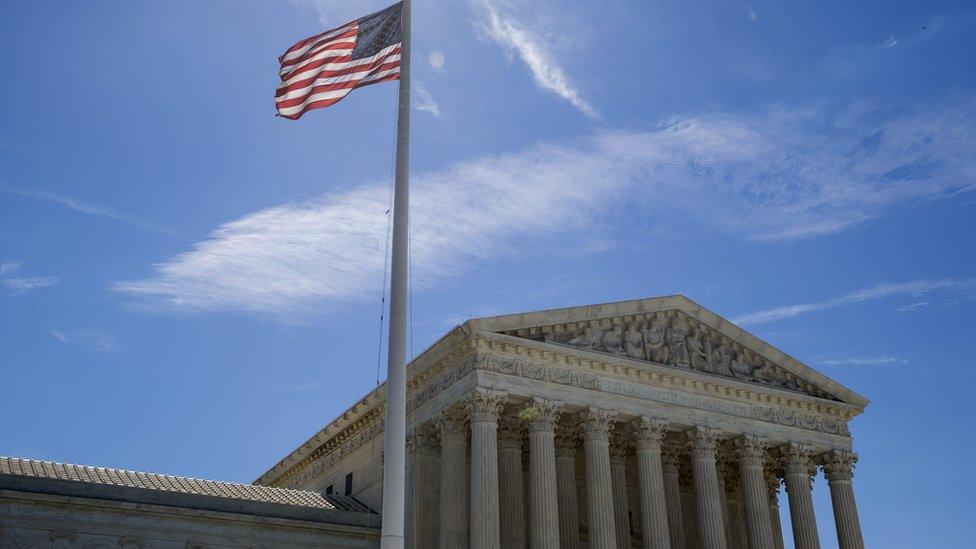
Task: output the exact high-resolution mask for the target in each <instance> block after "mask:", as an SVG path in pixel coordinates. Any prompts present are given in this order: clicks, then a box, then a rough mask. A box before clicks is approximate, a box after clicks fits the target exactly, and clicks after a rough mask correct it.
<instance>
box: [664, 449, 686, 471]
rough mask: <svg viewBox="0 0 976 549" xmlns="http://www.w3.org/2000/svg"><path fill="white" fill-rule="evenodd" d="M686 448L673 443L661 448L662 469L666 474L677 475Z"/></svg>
mask: <svg viewBox="0 0 976 549" xmlns="http://www.w3.org/2000/svg"><path fill="white" fill-rule="evenodd" d="M684 455H685V454H684V448H682V447H681V446H680V445H678V444H675V443H673V442H666V443H665V444H664V446H663V447H662V448H661V467H662V468H663V469H664V472H665V473H677V472H678V471H679V469H678V468H679V467H681V462H682V458H683V457H684Z"/></svg>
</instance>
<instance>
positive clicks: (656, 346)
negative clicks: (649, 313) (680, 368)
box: [643, 313, 671, 364]
mask: <svg viewBox="0 0 976 549" xmlns="http://www.w3.org/2000/svg"><path fill="white" fill-rule="evenodd" d="M667 327H668V319H667V317H666V316H664V315H663V314H661V313H658V314H657V315H655V316H654V320H653V321H651V323H650V325H649V326H648V325H645V326H644V330H643V336H644V355H645V356H646V357H647V360H650V361H651V362H659V363H661V364H668V359H669V358H670V354H671V353H670V349H668V345H667V342H666V341H665V333H666V331H667Z"/></svg>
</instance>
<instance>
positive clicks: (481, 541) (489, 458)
mask: <svg viewBox="0 0 976 549" xmlns="http://www.w3.org/2000/svg"><path fill="white" fill-rule="evenodd" d="M502 397H503V395H502V394H501V393H496V392H493V391H489V390H487V389H481V388H478V389H476V390H475V392H474V395H473V396H472V399H471V402H470V403H469V405H468V406H469V409H470V411H471V526H470V528H471V549H499V547H500V546H501V534H500V532H501V530H500V527H499V524H498V415H499V411H500V410H499V409H500V401H501V399H502Z"/></svg>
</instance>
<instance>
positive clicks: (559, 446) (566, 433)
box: [555, 423, 580, 456]
mask: <svg viewBox="0 0 976 549" xmlns="http://www.w3.org/2000/svg"><path fill="white" fill-rule="evenodd" d="M579 438H580V432H579V428H577V426H575V425H567V424H565V423H560V424H559V426H558V428H557V429H556V441H555V444H556V455H557V456H560V455H576V448H577V447H578V446H579Z"/></svg>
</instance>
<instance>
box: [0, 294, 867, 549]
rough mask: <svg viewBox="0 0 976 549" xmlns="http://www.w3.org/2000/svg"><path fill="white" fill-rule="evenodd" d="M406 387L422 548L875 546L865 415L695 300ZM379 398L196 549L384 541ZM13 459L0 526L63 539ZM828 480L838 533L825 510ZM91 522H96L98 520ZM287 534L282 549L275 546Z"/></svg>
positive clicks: (451, 359) (425, 359)
mask: <svg viewBox="0 0 976 549" xmlns="http://www.w3.org/2000/svg"><path fill="white" fill-rule="evenodd" d="M407 383H408V385H407V433H408V441H407V444H408V449H407V468H408V469H407V498H408V501H407V544H408V546H409V547H415V548H425V549H426V548H443V549H455V548H463V547H472V548H477V549H482V548H519V549H521V548H558V547H562V548H564V549H576V548H593V549H608V548H624V547H645V548H656V549H665V548H672V549H685V548H688V549H774V548H783V547H789V546H790V545H792V546H795V547H797V548H798V549H814V548H818V547H820V540H819V538H818V530H817V521H818V520H833V522H834V525H835V528H836V532H837V539H838V540H839V545H840V547H841V548H842V549H851V548H863V547H864V542H863V540H862V535H861V528H860V524H859V520H858V512H857V506H856V504H855V499H854V491H853V487H852V473H853V467H854V463H855V461H856V460H857V456H856V454H854V453H853V451H852V446H853V442H852V439H851V435H850V431H849V430H848V422H849V421H850V420H851V419H852V418H854V417H855V416H857V415H858V414H860V413H861V412H862V411H863V410H864V407H865V406H866V405H867V402H868V401H867V400H866V399H864V398H863V397H861V396H859V395H857V394H855V393H854V392H852V391H851V390H849V389H847V388H845V387H843V386H841V385H840V384H838V383H837V382H835V381H833V380H831V379H829V378H827V377H826V376H824V375H822V374H821V373H819V372H817V371H815V370H813V369H812V368H810V367H808V366H806V365H804V364H801V363H800V362H798V361H797V360H795V359H793V358H791V357H789V356H787V355H786V354H784V353H783V352H781V351H779V350H777V349H775V348H774V347H772V346H770V345H769V344H767V343H765V342H763V341H761V340H759V339H757V338H756V337H754V336H752V335H750V334H749V333H748V332H746V331H744V330H743V329H741V328H739V327H738V326H736V325H734V324H732V323H730V322H729V321H727V320H724V319H723V318H721V317H719V316H717V315H715V314H714V313H712V312H710V311H708V310H706V309H705V308H703V307H702V306H700V305H698V304H697V303H695V302H693V301H691V300H689V299H687V298H685V297H684V296H670V297H662V298H653V299H644V300H636V301H626V302H619V303H610V304H603V305H592V306H583V307H571V308H565V309H555V310H549V311H539V312H530V313H523V314H514V315H506V316H498V317H491V318H480V319H475V320H469V321H467V322H465V323H463V324H461V325H460V326H458V327H456V328H454V329H453V330H451V331H450V332H449V333H447V334H446V335H444V336H443V337H442V338H441V339H440V340H438V341H437V342H436V343H435V344H433V345H432V346H431V347H429V348H428V349H427V350H425V351H424V352H423V353H422V354H421V355H419V356H418V357H417V358H416V359H414V360H413V361H412V362H411V364H410V365H409V367H408V372H407ZM384 402H385V388H384V386H380V387H379V388H377V389H376V390H374V391H373V392H371V393H369V394H368V395H366V396H365V397H363V398H362V399H361V400H359V401H358V402H356V404H354V405H353V406H352V407H350V408H349V409H348V410H347V411H346V412H345V413H343V414H342V415H341V416H340V417H338V418H337V419H335V420H334V421H332V422H331V423H329V424H328V425H326V426H325V427H324V428H323V429H322V430H321V431H319V432H318V433H315V434H314V435H313V436H312V437H311V438H309V439H308V440H307V441H306V442H305V443H303V444H302V445H300V446H299V447H298V448H297V449H296V450H294V451H293V452H291V453H290V454H288V455H287V456H286V457H285V458H284V459H282V460H281V461H280V462H279V463H277V464H276V465H274V466H273V467H271V468H270V469H269V470H268V471H267V472H266V473H264V474H263V475H261V477H260V478H258V479H257V480H256V481H255V482H254V486H252V487H250V488H253V489H254V490H257V491H259V492H260V497H259V498H258V499H260V500H261V501H262V502H263V503H267V501H265V500H268V499H269V498H270V499H275V498H277V499H288V500H289V502H290V503H289V505H291V508H290V510H288V512H287V513H285V512H284V511H281V512H279V513H278V515H277V516H272V517H270V518H269V517H268V516H267V515H268V513H266V512H265V513H264V514H262V513H260V512H258V511H254V512H251V511H249V510H248V508H243V509H242V510H241V509H238V511H240V512H241V513H243V515H241V514H240V513H239V514H238V515H236V516H234V517H231V518H229V519H228V518H227V517H223V518H224V519H227V520H225V521H224V522H222V523H220V528H223V530H221V531H220V536H217V537H213V536H211V538H206V539H208V540H209V541H198V542H194V543H196V545H192V546H194V547H196V546H200V547H204V546H214V547H216V546H220V547H224V546H227V547H234V546H245V545H246V546H252V547H256V546H261V547H264V546H273V547H299V546H301V547H308V546H320V547H321V546H327V547H332V546H336V547H338V546H342V547H351V546H357V545H356V544H359V543H361V544H362V545H358V546H364V545H366V546H373V545H375V544H376V542H377V540H378V532H379V526H380V525H379V521H378V518H379V515H378V514H377V513H378V512H379V510H380V509H381V508H382V501H381V496H382V481H383V479H382V472H383V467H382V460H383V454H382V452H383V420H384V414H385V409H384ZM2 464H3V462H2V461H0V520H4V519H8V522H9V519H10V517H15V518H17V519H18V520H19V522H16V523H15V524H14V527H13V528H14V530H16V529H18V528H19V529H20V530H24V529H29V528H31V527H32V524H34V525H35V526H36V528H35V529H49V530H51V531H52V532H56V531H59V530H58V528H60V529H61V530H62V531H63V530H64V529H65V526H64V524H61V523H59V522H58V518H57V516H56V513H47V514H44V513H36V514H35V517H37V516H40V517H41V518H38V519H37V521H38V522H36V523H31V522H30V519H29V518H28V519H24V516H25V514H24V513H23V512H22V511H19V510H18V509H15V507H14V505H15V504H13V503H10V501H11V497H12V496H11V495H10V490H9V486H5V485H4V478H8V479H9V478H13V477H12V476H11V475H12V473H10V472H9V471H4V470H2ZM8 468H9V467H8ZM819 471H822V472H823V473H824V474H825V475H826V478H827V481H828V483H829V490H830V497H831V501H832V503H833V517H832V518H831V517H823V516H820V517H817V516H815V513H814V506H813V498H812V485H813V484H812V479H813V477H814V476H815V475H816V474H818V472H819ZM44 476H45V475H44V474H43V473H42V474H28V473H22V474H21V475H20V477H18V478H19V480H20V481H22V482H21V484H20V485H18V486H19V490H20V491H19V492H16V494H15V496H16V497H20V498H21V501H22V502H23V501H26V500H29V499H30V498H31V496H30V493H31V488H30V481H31V479H33V478H34V477H44ZM47 476H51V475H47ZM173 478H175V477H173ZM25 479H27V480H26V481H25ZM37 480H43V479H37ZM25 482H26V484H25ZM201 482H213V481H201ZM172 484H174V485H175V484H177V483H176V482H173V483H172ZM218 484H220V483H218ZM224 484H226V483H224ZM781 485H785V495H784V497H782V498H780V493H781V491H780V489H779V488H780V486H781ZM227 491H228V493H227V494H224V504H225V505H227V504H228V502H230V503H233V501H234V499H233V498H234V497H235V496H233V495H231V494H230V493H229V492H230V491H231V490H230V489H228V490H227ZM17 494H19V495H17ZM25 494H27V495H25ZM45 497H46V498H48V499H50V498H52V497H53V498H55V499H56V498H57V497H58V495H57V494H53V495H52V492H51V491H50V490H49V491H48V493H47V494H46V495H45ZM255 497H257V496H255ZM309 498H312V499H309ZM315 498H318V499H315ZM35 499H36V498H35ZM76 499H77V498H76ZM252 499H254V498H252ZM306 500H307V501H313V500H314V501H315V502H316V503H317V504H318V505H319V506H320V508H321V509H320V512H319V513H318V514H317V515H312V514H309V513H304V514H303V513H302V512H301V511H302V505H304V504H303V503H302V502H305V501H306ZM296 502H297V503H296ZM116 503H117V502H116ZM24 505H26V504H24ZM113 505H114V503H113ZM781 506H787V507H788V510H789V517H790V521H791V524H792V532H793V536H792V540H789V539H787V540H784V536H783V530H782V525H781V523H780V507H781ZM97 507H98V505H97V504H94V503H91V502H88V508H87V510H85V511H83V513H87V515H84V516H85V517H86V518H87V521H88V523H89V524H95V525H104V523H106V520H105V519H104V517H102V516H101V515H99V514H98V509H97ZM33 509H34V510H35V511H37V508H36V507H34V508H33ZM157 511H158V510H157ZM216 511H220V509H216ZM216 511H214V510H213V509H210V510H209V511H208V512H212V514H215V516H216ZM78 512H82V511H78ZM200 512H201V511H200V509H199V506H198V507H197V508H190V509H189V510H181V511H180V510H178V511H172V512H171V514H172V515H176V516H177V517H180V516H184V515H189V514H193V513H196V514H197V515H199V513H200ZM248 513H251V514H250V515H248ZM289 513H290V514H289ZM225 514H226V513H225ZM248 516H250V517H252V519H248V518H247V517H248ZM195 517H196V515H195ZM253 517H259V518H253ZM196 518H199V517H196ZM217 518H218V519H219V518H221V517H220V516H218V517H217ZM231 519H233V520H231ZM174 520H176V519H174ZM201 520H202V523H200V524H197V528H198V530H195V531H194V532H195V533H194V534H193V535H194V536H197V538H196V539H204V538H205V537H206V531H205V530H206V524H207V522H206V518H205V517H204V519H201ZM215 520H216V519H215ZM235 521H236V522H235ZM269 521H270V522H269ZM301 521H305V522H301ZM78 523H79V521H75V522H74V523H72V524H74V526H72V528H75V529H76V530H77V529H78V528H83V527H81V526H79V525H78ZM258 523H260V524H258ZM0 524H2V523H0ZM234 524H247V525H249V527H251V528H258V530H260V532H259V533H258V534H255V533H253V532H245V533H239V532H236V531H235V530H234V528H235V526H234ZM38 525H40V526H38ZM141 527H142V528H143V534H142V536H143V537H142V538H140V539H142V540H147V539H150V538H153V536H154V534H153V532H152V528H153V526H151V525H149V526H147V525H145V524H142V525H141ZM168 527H169V526H167V528H168ZM259 527H260V528H259ZM113 528H114V530H113ZM155 528H157V529H163V528H164V526H160V525H158V524H157V526H155ZM173 528H176V527H173ZM181 528H183V527H181ZM147 529H148V530H147ZM14 530H11V531H14ZM18 531H19V530H18ZM160 531H161V530H160ZM173 531H177V530H173ZM188 531H189V530H187V529H186V528H183V529H182V530H178V534H172V535H170V534H167V535H168V536H169V537H166V536H163V535H161V534H160V535H157V536H155V537H156V538H158V539H163V538H165V539H167V540H175V539H177V537H179V536H180V535H182V536H184V537H186V538H187V539H189V538H188V536H189V534H185V535H184V533H185V532H188ZM310 531H314V532H313V533H315V535H316V536H317V537H314V536H313V537H309V536H310V534H309V532H310ZM111 532H116V533H124V532H125V521H124V520H123V521H119V520H116V521H115V523H112V524H109V525H108V526H105V528H103V530H102V534H105V535H108V534H109V533H111ZM168 532H169V531H168ZM275 532H286V533H287V534H288V537H280V538H278V540H279V541H277V542H272V543H270V545H269V544H268V542H267V540H268V539H272V540H273V539H276V538H275V537H274V535H275ZM3 535H5V534H4V533H3V532H0V545H2V540H3V539H4V538H3ZM54 535H55V534H54V533H52V534H51V536H54ZM234 535H236V536H237V537H234ZM221 536H223V537H221ZM262 536H263V537H262ZM269 536H270V537H269ZM51 539H52V540H53V539H54V538H53V537H52V538H51ZM59 539H60V538H59ZM72 539H74V538H72ZM180 539H182V538H180ZM234 540H237V543H240V544H237V543H235V541H234ZM242 540H244V541H246V543H244V542H243V541H242ZM120 543H121V542H120ZM187 543H188V544H187V545H165V544H162V543H157V544H156V545H158V546H172V547H177V546H179V547H190V546H191V545H190V544H189V542H187ZM208 544H209V545H208ZM150 545H152V544H150V543H145V544H144V545H143V546H150ZM48 546H50V545H48ZM62 546H66V547H67V546H72V545H70V544H68V545H62Z"/></svg>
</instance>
